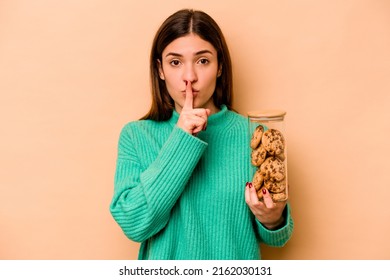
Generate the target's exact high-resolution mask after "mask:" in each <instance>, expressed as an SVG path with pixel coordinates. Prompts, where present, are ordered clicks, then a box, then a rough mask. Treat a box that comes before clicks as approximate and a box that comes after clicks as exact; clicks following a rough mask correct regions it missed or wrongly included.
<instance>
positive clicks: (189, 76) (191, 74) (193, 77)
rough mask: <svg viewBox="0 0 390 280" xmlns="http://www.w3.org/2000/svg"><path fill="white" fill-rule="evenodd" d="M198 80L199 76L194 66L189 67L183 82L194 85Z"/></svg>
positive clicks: (185, 69)
mask: <svg viewBox="0 0 390 280" xmlns="http://www.w3.org/2000/svg"><path fill="white" fill-rule="evenodd" d="M197 80H198V76H197V74H196V71H195V69H194V66H193V65H187V66H186V67H185V68H184V72H183V81H184V82H185V81H189V82H191V83H192V84H193V83H194V82H196V81H197Z"/></svg>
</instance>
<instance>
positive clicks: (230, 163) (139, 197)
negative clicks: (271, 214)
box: [110, 106, 293, 260]
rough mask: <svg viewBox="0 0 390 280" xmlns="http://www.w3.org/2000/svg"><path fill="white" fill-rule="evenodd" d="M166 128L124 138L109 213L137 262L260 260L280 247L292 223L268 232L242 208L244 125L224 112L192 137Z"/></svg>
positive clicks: (142, 125) (141, 128)
mask: <svg viewBox="0 0 390 280" xmlns="http://www.w3.org/2000/svg"><path fill="white" fill-rule="evenodd" d="M178 117H179V115H178V113H177V112H174V113H173V115H172V117H171V119H170V120H168V121H164V122H156V121H151V120H142V121H135V122H130V123H128V124H127V125H126V126H125V127H124V128H123V130H122V132H121V135H120V139H119V147H118V159H117V167H116V174H115V188H114V196H113V199H112V202H111V205H110V210H111V213H112V215H113V217H114V219H115V220H116V222H117V223H118V224H119V225H120V227H121V228H122V230H123V231H124V233H125V234H126V236H127V237H128V238H130V239H131V240H133V241H136V242H142V244H141V248H140V252H139V259H165V260H173V259H187V260H189V259H193V260H195V259H197V260H199V259H200V260H207V259H217V260H224V259H230V260H233V259H260V258H261V255H260V250H259V242H264V243H266V244H268V245H270V246H278V247H280V246H283V245H284V244H285V243H286V242H287V241H288V239H289V238H290V236H291V234H292V230H293V221H292V218H291V215H290V208H289V205H287V208H286V211H285V212H284V215H285V216H286V219H285V221H286V222H285V225H284V226H283V227H282V228H280V229H278V230H275V231H272V230H268V229H266V228H265V227H263V226H262V224H261V223H260V222H259V221H258V220H257V219H255V217H254V215H253V214H252V212H251V211H250V209H249V207H248V206H247V204H246V203H245V195H244V190H245V183H246V182H248V181H251V178H250V175H249V174H250V168H251V165H250V149H249V136H248V133H247V120H246V118H245V117H243V116H241V115H239V114H237V113H234V112H232V111H229V110H227V108H226V107H225V106H223V107H222V109H221V111H220V112H218V113H216V114H213V115H211V116H210V117H209V119H208V125H207V130H206V131H202V132H200V133H199V134H198V135H197V137H195V136H192V135H190V134H189V133H186V132H185V131H184V130H182V129H180V128H179V127H178V126H176V122H177V120H178Z"/></svg>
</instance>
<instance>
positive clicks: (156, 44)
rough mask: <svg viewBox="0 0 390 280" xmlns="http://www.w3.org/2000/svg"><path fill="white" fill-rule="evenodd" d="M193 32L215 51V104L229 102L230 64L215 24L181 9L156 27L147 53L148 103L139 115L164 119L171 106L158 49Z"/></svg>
mask: <svg viewBox="0 0 390 280" xmlns="http://www.w3.org/2000/svg"><path fill="white" fill-rule="evenodd" d="M190 33H194V34H196V35H198V36H199V37H201V38H202V39H203V40H205V41H208V42H209V43H210V44H212V45H213V47H214V48H215V49H216V51H217V54H218V69H221V70H222V72H221V75H220V76H219V77H218V78H217V83H216V87H215V92H214V95H213V101H214V104H215V106H217V107H218V108H220V107H221V105H223V104H225V105H226V106H227V108H228V109H231V106H232V97H233V73H232V64H231V59H230V54H229V49H228V47H227V44H226V41H225V38H224V36H223V34H222V31H221V29H220V28H219V26H218V24H217V23H216V22H215V21H214V20H213V19H212V18H211V17H210V16H209V15H208V14H206V13H205V12H202V11H195V10H191V9H184V10H180V11H177V12H176V13H174V14H172V15H171V16H169V17H168V18H167V19H166V20H165V21H164V22H163V24H162V25H161V26H160V28H159V29H158V31H157V33H156V35H155V37H154V40H153V45H152V50H151V53H150V79H151V90H152V105H151V108H150V110H149V112H148V113H147V114H146V115H145V116H144V117H142V118H141V119H144V120H145V119H149V120H155V121H164V120H168V119H169V118H170V117H171V116H172V111H173V110H174V108H175V104H174V101H173V99H172V98H171V97H170V95H169V93H168V90H167V88H166V85H165V81H163V80H161V79H160V76H159V68H158V61H162V52H163V51H164V49H165V48H166V47H167V46H168V45H169V44H170V43H171V42H172V41H174V40H175V39H177V38H180V37H183V36H186V35H188V34H190Z"/></svg>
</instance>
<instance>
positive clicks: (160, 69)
mask: <svg viewBox="0 0 390 280" xmlns="http://www.w3.org/2000/svg"><path fill="white" fill-rule="evenodd" d="M157 66H158V75H159V76H160V79H161V80H165V76H164V71H163V68H162V64H161V61H160V60H159V59H157Z"/></svg>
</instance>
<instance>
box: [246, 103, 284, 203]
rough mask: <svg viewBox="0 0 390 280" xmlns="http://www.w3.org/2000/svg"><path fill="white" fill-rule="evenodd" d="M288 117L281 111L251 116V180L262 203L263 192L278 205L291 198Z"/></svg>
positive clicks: (252, 114)
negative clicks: (286, 118)
mask: <svg viewBox="0 0 390 280" xmlns="http://www.w3.org/2000/svg"><path fill="white" fill-rule="evenodd" d="M285 115H286V112H285V111H280V110H266V111H251V112H248V131H249V136H250V143H249V148H250V162H251V169H250V180H251V181H252V184H253V186H254V187H255V189H256V191H257V196H258V198H259V199H260V200H262V199H263V192H262V190H263V188H266V189H267V190H268V192H269V193H270V195H271V197H272V199H273V200H274V201H275V202H277V201H285V200H287V198H288V180H287V145H286V135H285V121H284V119H285Z"/></svg>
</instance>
